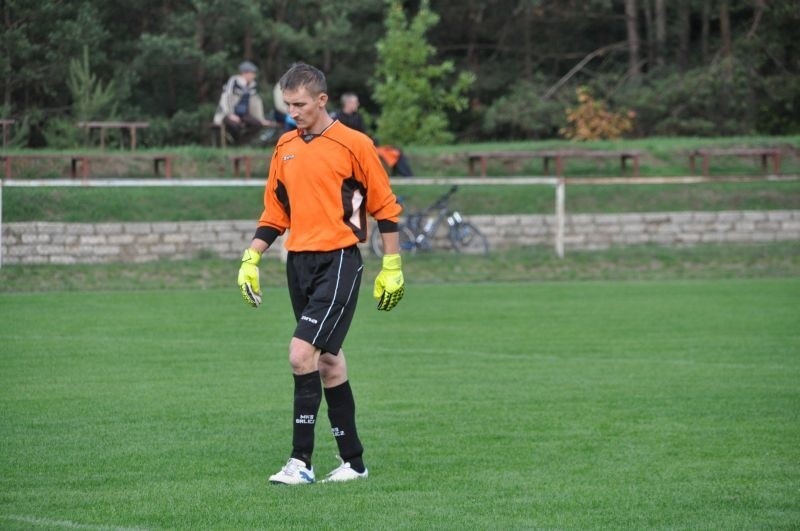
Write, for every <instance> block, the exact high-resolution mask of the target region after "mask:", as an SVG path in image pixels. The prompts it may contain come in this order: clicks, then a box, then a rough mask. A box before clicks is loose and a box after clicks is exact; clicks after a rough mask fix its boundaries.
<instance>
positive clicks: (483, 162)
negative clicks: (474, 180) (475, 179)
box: [481, 157, 489, 177]
mask: <svg viewBox="0 0 800 531" xmlns="http://www.w3.org/2000/svg"><path fill="white" fill-rule="evenodd" d="M488 158H489V157H481V177H486V167H487V166H488V163H489V161H488Z"/></svg>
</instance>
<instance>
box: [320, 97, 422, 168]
mask: <svg viewBox="0 0 800 531" xmlns="http://www.w3.org/2000/svg"><path fill="white" fill-rule="evenodd" d="M341 103H342V108H341V110H339V111H336V112H333V113H331V116H332V117H333V118H335V119H337V120H339V121H340V122H342V123H343V124H344V125H346V126H347V127H349V128H351V129H355V130H356V131H360V132H362V133H364V134H367V132H366V127H365V125H364V119H363V118H362V117H361V113H360V112H358V109H359V106H360V102H359V101H358V96H357V95H356V94H355V93H353V92H345V93H344V94H342V97H341ZM372 141H373V142H374V143H375V149H376V150H377V151H378V156H379V157H380V158H381V160H382V161H383V163H384V164H386V166H387V167H388V168H389V170H390V171H391V173H392V175H399V176H401V177H413V176H414V172H413V171H412V170H411V165H410V164H409V163H408V159H407V158H406V156H405V154H404V153H403V151H402V150H401V149H400V148H397V147H395V146H390V145H383V146H381V145H379V143H378V141H377V139H376V138H375V137H372Z"/></svg>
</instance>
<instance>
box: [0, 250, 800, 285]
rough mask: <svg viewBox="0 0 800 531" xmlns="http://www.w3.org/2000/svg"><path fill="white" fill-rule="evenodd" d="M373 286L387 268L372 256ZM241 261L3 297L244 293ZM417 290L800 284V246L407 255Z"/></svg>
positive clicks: (3, 278)
mask: <svg viewBox="0 0 800 531" xmlns="http://www.w3.org/2000/svg"><path fill="white" fill-rule="evenodd" d="M364 258H365V263H366V269H367V272H368V273H367V275H366V276H365V282H366V283H367V284H369V283H370V282H372V280H373V278H374V275H375V274H377V272H378V271H379V270H380V263H379V262H378V260H377V259H376V258H374V257H373V256H371V255H369V254H367V253H364ZM237 270H238V262H237V261H236V260H221V259H218V258H206V259H197V260H190V261H178V262H166V261H160V262H150V263H144V264H125V263H120V264H107V265H80V264H78V265H65V266H49V265H39V266H18V265H13V266H9V265H6V266H3V268H2V269H0V292H25V291H86V290H102V291H108V290H151V289H153V290H163V289H211V288H228V289H230V290H232V291H233V292H234V293H235V292H236V290H237V288H236V285H235V284H236V283H235V280H236V272H237ZM403 271H404V273H405V276H406V278H407V280H408V283H409V289H414V288H413V286H414V285H419V284H443V283H454V282H455V283H466V282H519V281H526V282H528V281H571V280H592V281H596V280H615V281H616V280H627V281H644V280H698V279H708V278H761V277H800V243H798V242H787V243H772V244H764V245H704V246H702V247H691V248H682V249H681V248H678V249H672V248H663V247H654V246H640V247H628V248H619V249H610V250H606V251H591V252H567V254H566V257H565V258H564V259H563V260H559V259H558V258H556V257H555V255H554V254H553V250H552V249H551V248H549V247H535V248H530V247H528V248H519V249H513V250H508V251H500V252H493V253H491V254H490V255H489V256H463V255H452V254H446V253H427V254H425V253H423V254H418V255H414V256H406V257H405V259H404V266H403ZM261 282H262V284H263V285H265V286H284V285H285V273H284V269H283V265H282V264H281V263H280V262H279V261H278V260H264V261H263V262H262V266H261Z"/></svg>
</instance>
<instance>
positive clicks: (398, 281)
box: [372, 254, 406, 312]
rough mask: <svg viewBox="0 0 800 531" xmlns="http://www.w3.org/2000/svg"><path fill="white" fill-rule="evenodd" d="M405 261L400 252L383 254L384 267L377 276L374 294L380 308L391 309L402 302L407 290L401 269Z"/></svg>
mask: <svg viewBox="0 0 800 531" xmlns="http://www.w3.org/2000/svg"><path fill="white" fill-rule="evenodd" d="M402 265H403V263H402V261H401V260H400V255H399V254H387V255H384V256H383V268H382V269H381V272H380V273H378V276H377V277H376V278H375V289H373V290H372V296H373V297H375V299H377V301H378V309H379V310H385V311H387V312H388V311H389V310H391V309H392V308H394V307H395V306H397V303H398V302H400V299H402V298H403V295H404V294H405V292H406V288H405V281H404V280H403V272H402V271H401V270H400V268H401V267H402Z"/></svg>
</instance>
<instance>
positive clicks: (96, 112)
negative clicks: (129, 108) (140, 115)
mask: <svg viewBox="0 0 800 531" xmlns="http://www.w3.org/2000/svg"><path fill="white" fill-rule="evenodd" d="M67 88H68V89H69V92H70V95H71V96H72V117H73V118H74V119H75V120H76V121H86V120H109V119H112V120H113V119H114V118H115V117H116V112H117V111H116V108H117V96H116V87H115V86H114V81H109V82H108V83H106V84H105V85H104V84H103V82H102V81H101V80H100V79H98V78H97V76H96V75H95V74H94V73H92V68H91V66H90V65H89V48H88V47H87V46H84V47H83V58H82V59H81V60H78V59H73V60H72V61H70V63H69V72H68V76H67Z"/></svg>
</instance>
